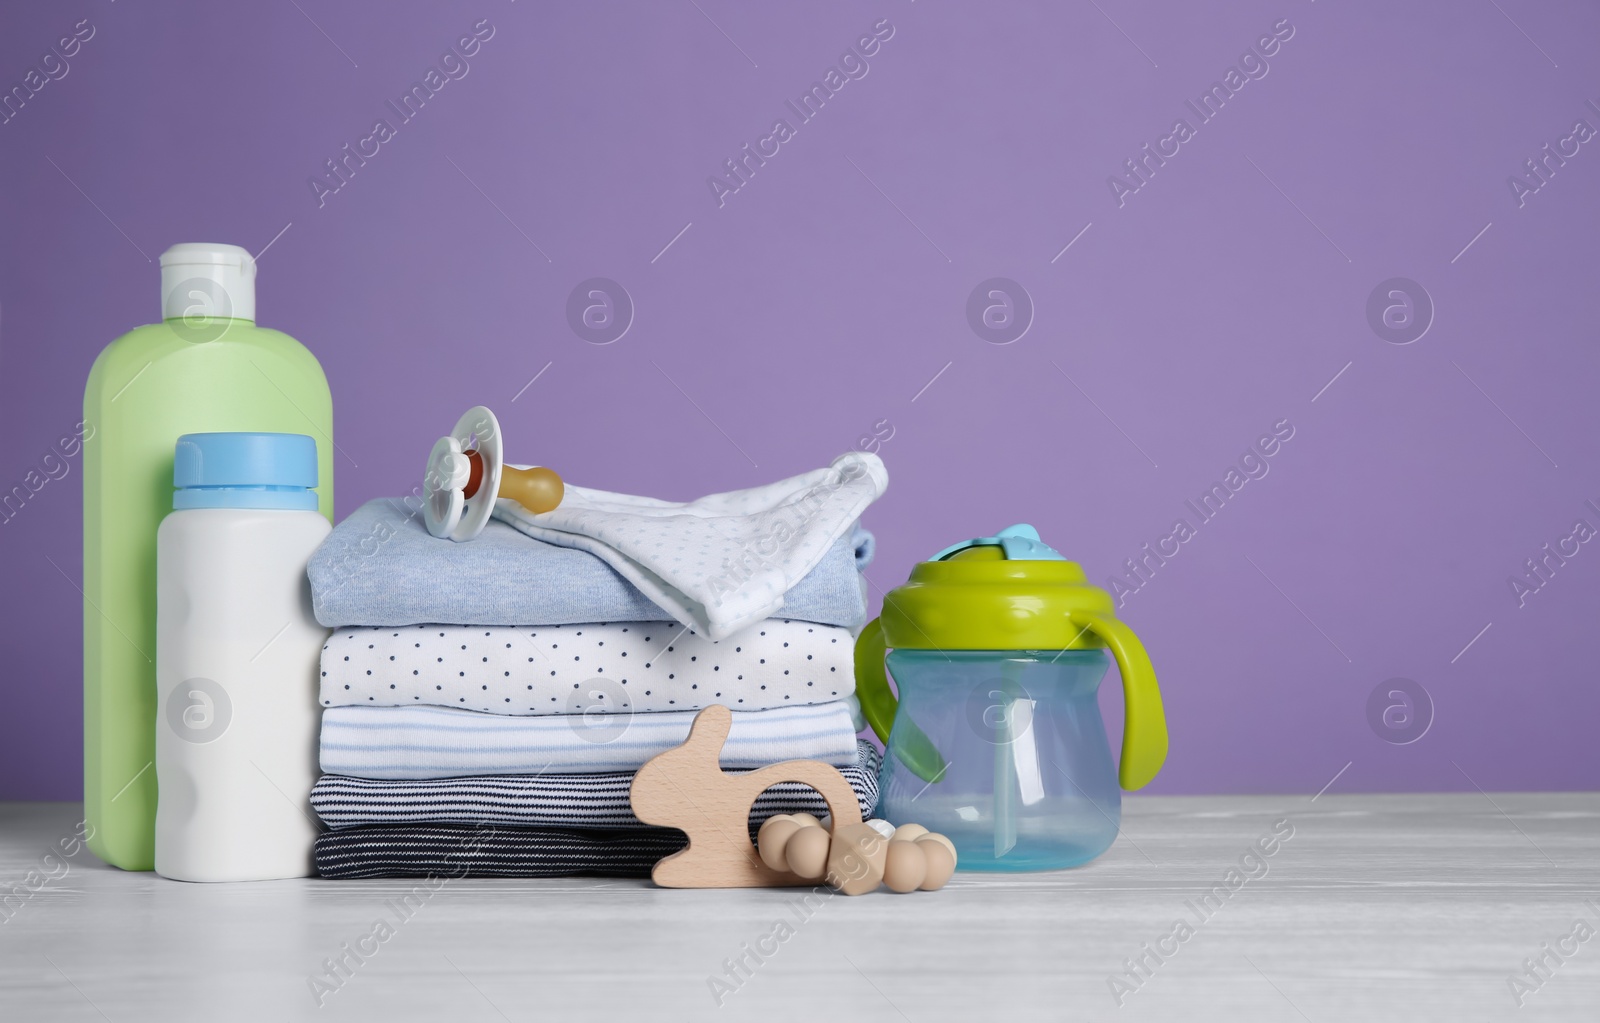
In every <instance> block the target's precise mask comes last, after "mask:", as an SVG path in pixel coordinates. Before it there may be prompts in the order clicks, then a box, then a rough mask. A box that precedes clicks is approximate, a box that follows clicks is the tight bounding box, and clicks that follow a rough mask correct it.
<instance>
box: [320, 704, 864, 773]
mask: <svg viewBox="0 0 1600 1023" xmlns="http://www.w3.org/2000/svg"><path fill="white" fill-rule="evenodd" d="M695 713H696V712H694V711H668V712H663V713H655V714H595V715H589V714H563V715H554V716H544V717H511V716H507V715H502V714H484V713H480V712H478V711H471V710H457V709H454V708H450V707H421V706H418V707H329V708H328V709H327V710H325V711H323V713H322V752H321V761H322V771H323V773H324V774H340V775H350V776H353V777H358V778H379V779H391V780H396V779H430V778H457V777H469V776H474V775H489V774H495V775H502V774H513V775H515V774H547V773H549V772H552V771H554V772H556V773H558V774H559V773H584V774H603V773H607V772H618V771H637V770H638V769H639V768H640V767H642V766H644V763H645V761H647V760H649V759H650V758H651V757H653V756H655V755H657V754H658V753H665V752H666V751H667V750H669V749H672V748H673V747H675V746H679V745H682V743H683V741H684V740H685V739H687V738H688V737H689V727H690V725H692V724H693V723H694V719H695ZM781 760H821V761H823V762H824V763H828V764H832V765H833V766H835V767H849V766H851V765H852V764H854V763H856V728H855V722H854V720H853V719H852V716H851V712H850V706H849V701H842V700H841V701H837V702H834V703H825V704H818V705H815V706H808V707H780V708H778V709H775V710H757V711H734V712H733V726H732V728H731V729H730V730H729V732H728V740H727V742H726V743H725V744H724V745H723V748H722V756H721V763H722V766H723V768H725V769H728V770H738V769H740V768H757V767H764V766H766V765H767V764H772V763H776V762H778V761H781Z"/></svg>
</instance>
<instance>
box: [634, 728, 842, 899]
mask: <svg viewBox="0 0 1600 1023" xmlns="http://www.w3.org/2000/svg"><path fill="white" fill-rule="evenodd" d="M732 724H733V712H732V711H730V710H729V709H728V708H726V707H723V706H720V705H713V706H710V707H707V708H706V709H705V710H702V711H701V712H700V713H699V714H697V715H696V716H695V719H694V724H693V726H691V727H690V729H689V738H688V739H686V740H685V741H684V743H683V745H681V746H678V747H676V748H675V749H670V750H667V751H666V752H665V753H662V754H659V755H657V756H655V757H653V758H651V759H650V760H649V761H648V762H647V763H646V764H645V765H644V766H643V767H641V768H640V769H639V773H638V774H636V775H634V778H633V786H632V788H631V789H630V795H629V798H630V800H631V801H632V803H633V812H634V814H635V815H636V816H637V817H638V818H639V819H640V820H641V821H643V822H644V823H646V824H656V825H660V826H662V827H668V828H677V829H679V830H680V831H683V832H684V833H685V834H687V835H688V836H689V846H688V848H686V849H684V850H683V851H681V852H676V853H673V854H672V855H671V856H668V857H666V858H665V859H663V860H662V861H661V862H659V863H657V864H656V865H655V869H654V870H653V871H651V873H650V877H651V879H653V880H654V881H655V883H656V884H658V885H661V886H662V887H663V888H756V887H769V886H779V885H801V884H807V883H814V882H815V881H816V879H818V878H820V877H822V876H823V874H824V872H825V870H826V866H827V864H828V860H827V858H826V853H824V859H823V862H822V863H821V864H814V863H812V862H811V860H809V859H808V860H807V861H806V863H805V864H804V865H806V866H808V867H812V866H816V867H818V868H819V869H817V872H816V873H815V874H814V875H812V876H811V877H809V878H807V877H801V876H800V875H799V874H797V873H794V872H793V871H791V870H790V869H788V865H787V861H786V860H778V859H770V860H769V859H767V858H766V857H763V856H760V855H758V854H757V852H756V847H755V846H753V845H751V844H750V823H749V822H750V807H751V806H752V805H753V804H754V803H755V801H756V797H757V796H759V795H760V794H761V793H762V792H763V791H765V790H766V789H768V788H770V787H772V786H773V785H776V784H778V783H779V782H785V781H791V782H800V783H801V784H803V785H809V786H811V787H812V788H814V789H816V790H817V791H818V792H820V793H822V798H823V799H824V800H826V801H827V804H828V812H829V813H830V814H831V815H832V817H833V820H834V822H835V826H837V825H838V824H840V823H843V824H860V823H861V807H860V804H859V803H857V801H856V794H855V791H854V790H852V789H851V788H850V783H849V782H847V781H845V779H844V775H842V774H840V773H839V772H838V771H837V770H835V769H834V768H832V767H830V766H828V765H827V764H823V763H819V762H817V761H815V760H789V761H785V762H784V763H781V764H773V765H771V766H769V767H763V768H761V769H760V770H756V771H746V772H742V773H740V774H727V773H724V772H723V770H722V767H721V765H720V764H719V763H718V762H717V760H718V756H719V754H721V752H722V744H723V743H724V742H725V741H727V738H728V729H729V728H730V727H731V726H732ZM798 816H801V817H805V818H810V819H809V820H807V821H803V822H798V823H803V824H804V825H805V826H807V827H817V828H818V830H821V829H820V826H818V825H817V823H816V818H814V817H811V815H810V814H802V815H798ZM791 820H793V818H791ZM767 824H769V825H770V824H771V822H770V821H768V822H767ZM764 827H765V825H764ZM799 830H800V828H799V827H798V826H797V827H796V828H794V829H791V831H790V833H789V835H786V836H785V838H786V839H789V838H791V837H792V835H793V834H794V833H795V832H798V831H799ZM824 834H826V833H824ZM805 841H806V843H808V845H807V848H810V849H812V850H813V852H814V842H815V839H806V840H805ZM787 844H788V842H786V843H785V845H787ZM826 848H827V843H826V842H824V843H823V849H824V850H826ZM779 864H782V866H779Z"/></svg>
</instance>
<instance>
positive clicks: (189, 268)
mask: <svg viewBox="0 0 1600 1023" xmlns="http://www.w3.org/2000/svg"><path fill="white" fill-rule="evenodd" d="M213 317H216V318H220V319H231V320H249V321H251V322H252V323H254V322H255V318H256V260H255V257H254V256H252V255H250V252H249V250H247V249H242V248H240V247H239V246H237V245H222V244H218V243H213V242H182V243H180V244H177V245H174V246H173V247H172V248H170V249H168V250H167V251H165V252H163V253H162V254H161V318H162V319H164V320H174V319H184V320H191V321H192V320H194V319H199V318H208V319H209V318H213Z"/></svg>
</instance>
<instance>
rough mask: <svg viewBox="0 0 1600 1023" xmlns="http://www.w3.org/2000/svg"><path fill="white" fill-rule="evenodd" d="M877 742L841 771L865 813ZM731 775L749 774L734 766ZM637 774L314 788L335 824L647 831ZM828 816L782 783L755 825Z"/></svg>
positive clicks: (761, 804) (764, 801) (758, 810)
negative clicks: (789, 816)
mask: <svg viewBox="0 0 1600 1023" xmlns="http://www.w3.org/2000/svg"><path fill="white" fill-rule="evenodd" d="M879 757H880V754H879V753H878V749H877V747H876V746H873V745H872V744H871V743H869V742H866V741H864V740H857V741H856V763H855V765H854V766H852V767H843V768H840V769H839V773H841V774H843V775H844V777H845V780H846V781H847V782H849V783H850V788H851V789H853V790H854V791H855V794H856V798H857V800H858V801H859V802H860V804H861V817H862V819H863V820H866V819H868V818H870V817H871V816H872V812H873V810H874V809H875V808H876V807H877V805H878V763H879ZM728 773H729V774H737V773H742V772H736V771H729V772H728ZM632 784H633V772H631V771H629V772H615V773H608V774H546V775H477V776H472V777H466V778H438V779H434V780H431V781H390V780H378V779H371V778H351V777H347V776H345V775H339V774H325V775H323V776H322V777H321V778H319V779H318V780H317V783H316V785H315V786H314V787H313V788H312V790H311V807H312V809H314V810H315V811H316V812H317V816H319V817H321V818H322V820H323V822H324V823H326V824H327V825H328V826H329V827H331V828H334V829H342V828H352V827H358V826H361V825H372V824H388V825H409V824H443V823H464V824H473V823H480V822H481V823H490V824H509V825H520V826H533V827H554V828H605V829H611V828H615V829H628V828H632V829H634V830H639V829H643V828H645V827H646V825H645V824H644V823H643V822H642V821H640V820H639V818H637V817H635V816H634V815H633V808H632V807H631V806H630V805H629V803H628V788H629V786H631V785H632ZM780 813H810V814H815V815H816V816H818V817H822V816H825V815H826V814H827V813H828V804H827V803H826V802H824V801H823V798H822V795H821V794H820V793H818V792H817V790H816V789H813V788H811V787H810V786H808V785H802V784H800V783H798V782H780V783H779V784H777V785H774V786H772V787H771V788H769V789H767V790H766V791H765V792H763V793H761V795H759V796H757V797H756V801H755V805H754V807H753V808H752V812H751V820H752V822H753V824H754V826H755V827H760V825H761V822H762V821H764V820H766V819H767V818H768V817H771V816H773V815H775V814H780Z"/></svg>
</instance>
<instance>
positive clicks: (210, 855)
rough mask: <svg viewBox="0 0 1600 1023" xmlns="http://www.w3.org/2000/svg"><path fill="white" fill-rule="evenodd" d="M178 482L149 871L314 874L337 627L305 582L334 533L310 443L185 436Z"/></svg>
mask: <svg viewBox="0 0 1600 1023" xmlns="http://www.w3.org/2000/svg"><path fill="white" fill-rule="evenodd" d="M173 480H174V483H175V484H176V486H177V487H178V490H177V492H176V493H175V494H174V496H173V508H174V510H173V512H172V513H171V514H170V515H168V516H167V517H166V518H165V519H164V520H162V522H161V527H160V529H159V530H158V531H157V533H156V591H157V600H156V701H157V702H156V708H155V710H156V776H157V785H158V788H159V796H158V798H157V802H156V849H155V853H156V857H155V866H156V872H157V873H159V874H161V875H162V876H163V877H170V878H174V879H176V880H180V881H256V880H266V879H269V878H282V877H305V876H307V875H309V874H311V873H313V872H314V871H313V861H312V843H313V842H314V840H315V839H316V834H317V828H316V825H315V824H314V823H313V821H314V820H315V818H314V817H313V816H312V811H311V807H310V802H309V796H310V792H311V786H312V784H313V783H314V782H315V781H316V778H317V733H318V728H319V726H320V722H321V715H320V712H319V711H320V708H319V707H318V705H317V671H318V670H319V669H318V664H319V657H320V655H321V652H322V646H323V644H324V643H325V642H327V637H328V630H326V629H324V628H323V627H322V626H320V625H318V624H317V621H316V619H315V618H314V617H312V613H311V590H310V584H309V582H308V580H307V578H306V562H307V561H308V560H309V559H310V557H311V553H312V551H314V550H316V548H317V545H318V544H320V543H321V542H322V540H323V538H324V537H326V536H327V535H328V533H329V530H330V527H329V525H328V520H327V519H326V518H324V517H323V516H322V515H321V514H319V513H318V511H317V495H316V493H315V492H314V491H313V489H312V488H314V487H315V486H316V485H317V445H316V442H315V441H314V440H312V439H311V438H310V437H306V436H302V435H299V434H288V433H192V434H186V435H184V436H183V437H180V438H179V439H178V446H177V454H176V458H175V460H174V470H173Z"/></svg>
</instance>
